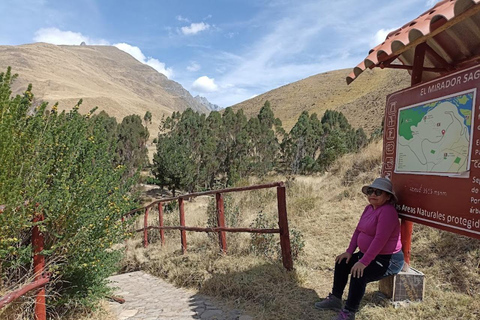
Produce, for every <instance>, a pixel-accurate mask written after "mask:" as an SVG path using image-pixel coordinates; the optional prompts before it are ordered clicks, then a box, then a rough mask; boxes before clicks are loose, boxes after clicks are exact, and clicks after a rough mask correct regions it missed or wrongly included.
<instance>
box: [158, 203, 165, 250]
mask: <svg viewBox="0 0 480 320" xmlns="http://www.w3.org/2000/svg"><path fill="white" fill-rule="evenodd" d="M158 225H159V227H160V230H159V231H160V241H161V243H162V247H163V246H164V245H165V230H163V229H162V227H163V203H161V202H160V203H159V204H158Z"/></svg>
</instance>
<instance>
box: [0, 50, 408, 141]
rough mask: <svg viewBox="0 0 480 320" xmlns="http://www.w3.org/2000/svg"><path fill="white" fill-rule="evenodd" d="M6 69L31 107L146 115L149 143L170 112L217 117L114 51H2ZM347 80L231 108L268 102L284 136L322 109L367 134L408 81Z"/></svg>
mask: <svg viewBox="0 0 480 320" xmlns="http://www.w3.org/2000/svg"><path fill="white" fill-rule="evenodd" d="M7 66H11V67H12V69H13V72H14V73H18V74H19V77H18V79H17V80H16V82H15V83H14V86H13V90H14V93H21V92H22V91H24V90H25V89H26V88H27V85H28V83H32V84H33V93H34V94H35V97H36V101H37V103H40V102H41V101H47V102H49V104H50V105H53V103H55V102H57V101H58V102H59V109H60V110H62V109H71V108H72V107H73V106H74V105H75V104H76V103H77V101H78V100H79V99H83V104H82V105H81V107H80V112H83V113H87V112H88V111H90V110H91V109H92V108H94V107H95V106H98V107H99V110H105V111H106V112H107V113H108V114H109V115H111V116H115V117H116V118H117V120H118V121H121V120H122V119H123V117H125V116H127V115H130V114H138V115H140V116H141V117H143V115H144V114H145V113H146V112H147V111H150V112H151V113H152V124H149V125H148V129H149V130H150V136H151V138H152V139H153V138H154V137H156V135H157V132H158V127H159V125H160V122H161V119H162V117H163V116H168V115H171V113H172V112H174V111H183V110H185V109H186V108H188V107H190V108H192V109H193V110H196V111H199V112H204V113H208V112H210V111H211V110H219V108H218V106H216V105H214V104H212V103H210V102H209V101H208V100H207V99H206V98H204V97H200V96H196V97H195V98H194V97H192V96H191V94H190V93H189V92H188V91H187V90H185V89H184V88H183V87H182V86H181V85H180V84H178V83H177V82H174V81H171V80H169V79H168V78H167V77H165V76H164V75H163V74H161V73H159V72H157V71H156V70H155V69H153V68H151V67H150V66H147V65H145V64H143V63H141V62H139V61H137V60H136V59H134V58H133V57H132V56H130V55H129V54H127V53H125V52H123V51H121V50H119V49H117V48H116V47H112V46H87V45H80V46H56V45H51V44H46V43H35V44H28V45H21V46H0V72H2V71H5V70H6V68H7ZM349 73H350V69H344V70H335V71H330V72H325V73H321V74H317V75H314V76H311V77H309V78H306V79H303V80H300V81H297V82H294V83H290V84H287V85H285V86H282V87H280V88H277V89H274V90H271V91H268V92H266V93H263V94H261V95H259V96H256V97H254V98H252V99H249V100H246V101H244V102H241V103H239V104H236V105H234V106H232V107H233V109H234V110H238V109H240V108H241V109H243V110H244V112H245V114H246V115H247V116H248V117H251V116H256V115H257V114H258V112H259V110H260V108H261V107H262V106H263V104H264V103H265V101H266V100H268V101H270V104H271V106H272V109H273V111H274V113H275V116H276V117H279V118H280V119H281V120H282V122H283V125H284V128H285V129H286V130H287V131H288V130H290V129H291V128H292V127H293V126H294V125H295V123H296V121H297V119H298V117H299V115H300V114H301V113H302V112H303V111H308V112H309V113H313V112H316V113H317V114H318V115H319V117H321V116H322V115H323V113H324V112H325V110H327V109H333V110H337V111H341V112H343V113H344V114H345V116H346V117H347V119H348V121H349V122H350V123H351V124H352V125H353V126H354V127H355V128H358V127H363V128H364V130H365V131H366V132H367V133H371V132H372V131H373V130H374V129H375V128H377V127H379V126H380V124H381V122H382V116H383V110H384V107H385V98H386V96H387V94H389V93H392V92H395V91H398V90H400V89H403V88H406V87H409V86H410V76H409V75H408V73H407V72H406V71H404V70H391V69H384V70H380V69H378V68H376V69H373V70H367V71H365V72H363V73H362V75H361V76H360V77H359V78H358V79H356V80H355V81H354V82H353V83H352V84H350V85H347V84H346V81H345V77H346V76H347V75H348V74H349ZM152 147H153V146H152Z"/></svg>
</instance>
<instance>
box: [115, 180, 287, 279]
mask: <svg viewBox="0 0 480 320" xmlns="http://www.w3.org/2000/svg"><path fill="white" fill-rule="evenodd" d="M268 188H277V209H278V226H279V228H278V229H256V228H229V227H226V226H225V209H224V203H223V194H225V193H231V192H241V191H250V190H259V189H268ZM208 195H215V200H216V209H217V225H218V226H217V227H214V228H211V227H210V228H201V227H190V226H185V204H184V200H185V199H190V198H195V197H199V196H208ZM173 201H178V207H179V215H180V226H164V224H163V204H164V203H166V202H173ZM155 206H157V208H158V221H159V225H158V226H149V225H148V216H149V213H150V209H151V208H154V207H155ZM139 212H144V219H143V221H144V222H143V228H141V229H137V230H135V232H143V246H144V247H147V246H148V230H154V229H156V230H159V232H160V240H161V244H162V246H163V245H164V244H165V234H164V230H179V231H180V239H181V240H180V241H181V245H182V252H183V253H184V254H185V253H186V251H187V235H186V231H193V232H216V233H218V238H219V244H220V249H221V251H222V252H223V253H224V254H226V253H227V240H226V232H248V233H278V234H279V235H280V247H281V251H282V262H283V266H284V267H285V268H286V269H287V270H293V260H292V252H291V246H290V232H289V229H288V218H287V203H286V190H285V185H284V183H283V182H274V183H269V184H261V185H254V186H248V187H238V188H228V189H221V190H212V191H205V192H196V193H190V194H184V195H180V196H177V197H171V198H164V199H161V200H157V201H154V202H152V203H150V204H149V205H147V206H145V207H142V208H138V209H134V210H132V211H130V212H128V213H126V214H125V215H124V216H123V217H122V220H124V219H125V218H126V217H130V216H132V215H134V214H136V213H139Z"/></svg>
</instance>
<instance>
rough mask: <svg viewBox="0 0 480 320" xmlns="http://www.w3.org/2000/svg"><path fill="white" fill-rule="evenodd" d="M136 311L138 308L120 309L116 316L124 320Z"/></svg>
mask: <svg viewBox="0 0 480 320" xmlns="http://www.w3.org/2000/svg"><path fill="white" fill-rule="evenodd" d="M137 312H138V310H124V311H122V313H120V315H119V316H118V318H119V319H120V320H126V319H128V318H130V317H133V316H134V315H136V314H137Z"/></svg>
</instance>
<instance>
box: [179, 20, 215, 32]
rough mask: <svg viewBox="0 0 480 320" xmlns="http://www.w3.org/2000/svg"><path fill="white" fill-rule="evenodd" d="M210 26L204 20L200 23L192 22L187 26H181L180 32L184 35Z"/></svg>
mask: <svg viewBox="0 0 480 320" xmlns="http://www.w3.org/2000/svg"><path fill="white" fill-rule="evenodd" d="M209 28H210V25H209V24H208V23H205V22H200V23H192V24H190V26H188V27H182V28H181V30H182V33H183V34H185V35H191V34H197V33H199V32H201V31H204V30H208V29H209Z"/></svg>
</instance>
